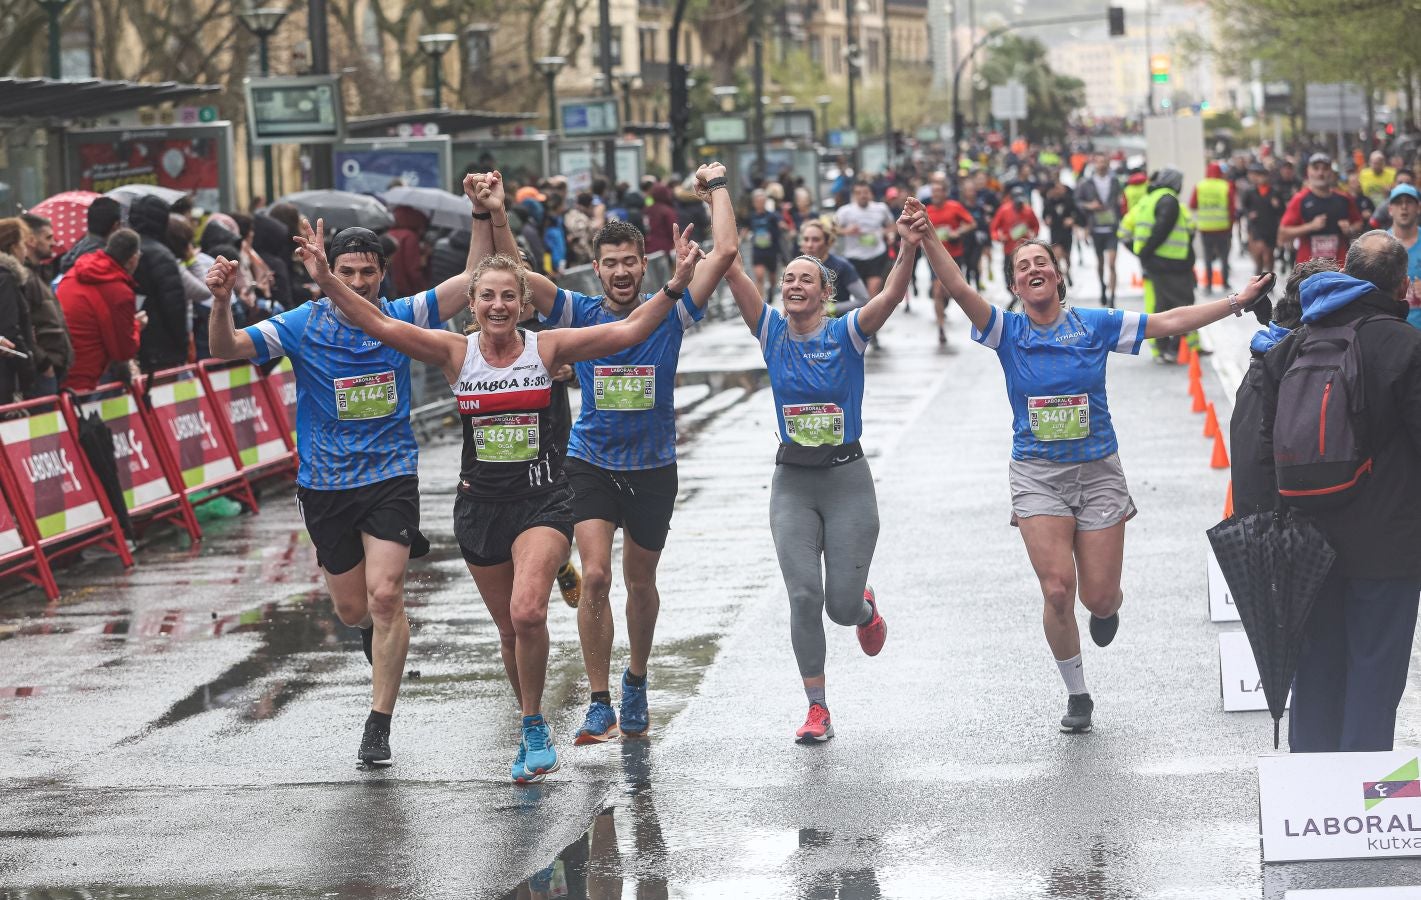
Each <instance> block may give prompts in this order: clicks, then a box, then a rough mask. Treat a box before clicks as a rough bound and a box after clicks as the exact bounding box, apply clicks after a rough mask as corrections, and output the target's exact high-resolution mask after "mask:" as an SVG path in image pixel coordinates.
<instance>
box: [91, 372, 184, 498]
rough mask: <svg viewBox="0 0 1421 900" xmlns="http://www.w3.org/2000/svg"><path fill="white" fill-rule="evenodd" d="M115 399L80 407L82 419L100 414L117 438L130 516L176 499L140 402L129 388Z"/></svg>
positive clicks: (118, 392) (115, 451) (121, 479)
mask: <svg viewBox="0 0 1421 900" xmlns="http://www.w3.org/2000/svg"><path fill="white" fill-rule="evenodd" d="M113 393H114V396H112V397H96V398H94V399H92V400H87V401H85V402H83V403H81V404H80V405H79V411H80V414H81V415H84V416H88V415H90V414H92V413H98V416H99V418H100V419H102V420H103V422H104V425H106V426H107V427H108V429H109V433H110V434H112V435H113V456H114V462H115V463H116V464H117V468H118V483H119V486H120V487H121V488H123V503H124V506H125V507H126V508H127V509H128V511H129V512H130V513H141V512H143V510H144V509H145V508H147V507H148V506H150V505H152V504H154V503H159V502H161V501H163V500H167V499H169V498H171V497H172V496H174V493H175V486H174V485H171V484H169V483H168V474H167V473H166V472H165V471H163V464H162V460H161V458H160V457H159V455H158V447H157V445H156V444H154V443H153V436H152V435H150V434H149V433H148V423H147V422H146V421H144V419H143V415H142V413H141V412H140V411H139V409H138V401H137V400H135V399H134V398H133V395H132V394H131V393H129V391H128V389H127V388H121V389H115V390H114V391H113Z"/></svg>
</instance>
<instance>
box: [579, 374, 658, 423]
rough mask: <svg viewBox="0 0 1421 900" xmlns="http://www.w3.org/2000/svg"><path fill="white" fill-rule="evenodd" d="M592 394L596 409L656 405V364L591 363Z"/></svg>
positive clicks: (631, 408)
mask: <svg viewBox="0 0 1421 900" xmlns="http://www.w3.org/2000/svg"><path fill="white" fill-rule="evenodd" d="M592 394H593V397H595V398H596V401H597V408H598V409H605V410H613V411H623V412H624V411H630V410H639V409H652V408H653V407H655V406H656V366H593V367H592Z"/></svg>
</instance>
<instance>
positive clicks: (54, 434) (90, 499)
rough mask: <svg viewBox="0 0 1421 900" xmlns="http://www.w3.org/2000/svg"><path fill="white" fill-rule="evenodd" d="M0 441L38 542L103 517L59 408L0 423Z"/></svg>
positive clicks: (99, 521) (94, 523) (91, 523)
mask: <svg viewBox="0 0 1421 900" xmlns="http://www.w3.org/2000/svg"><path fill="white" fill-rule="evenodd" d="M0 443H3V444H4V448H5V455H6V457H7V458H8V460H9V462H10V466H11V468H12V469H13V470H14V473H15V479H16V481H17V482H18V483H19V489H20V497H19V501H20V502H21V503H22V504H24V505H25V507H26V508H27V509H28V510H29V511H30V513H31V514H33V516H34V519H35V524H36V525H37V526H38V527H39V536H40V540H45V539H46V538H51V537H54V536H55V535H59V534H64V533H65V532H67V531H73V530H74V529H77V528H83V527H85V526H89V525H98V524H101V523H104V522H106V521H107V516H105V515H104V511H103V508H102V507H101V506H100V505H99V496H98V494H97V493H96V492H95V489H94V485H92V484H90V483H89V480H88V475H87V472H86V470H85V469H84V468H83V463H82V462H81V459H82V457H81V455H80V454H82V453H83V451H82V450H80V449H79V445H78V444H77V443H76V442H75V440H74V436H73V435H72V434H71V433H70V432H69V426H68V423H66V422H65V421H64V416H63V414H61V413H60V411H59V410H57V409H56V410H52V411H50V412H42V413H37V414H34V415H30V416H27V417H25V418H19V419H9V420H7V421H4V422H0Z"/></svg>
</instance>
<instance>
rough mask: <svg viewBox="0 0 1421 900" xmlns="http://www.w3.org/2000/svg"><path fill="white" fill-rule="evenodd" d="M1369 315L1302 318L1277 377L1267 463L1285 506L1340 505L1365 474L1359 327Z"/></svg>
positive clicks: (1367, 448)
mask: <svg viewBox="0 0 1421 900" xmlns="http://www.w3.org/2000/svg"><path fill="white" fill-rule="evenodd" d="M1372 318H1377V317H1364V318H1360V319H1355V320H1353V321H1351V322H1349V323H1347V324H1345V325H1335V326H1316V325H1309V326H1307V327H1306V330H1305V331H1304V332H1303V333H1302V334H1301V335H1300V337H1301V346H1300V347H1299V349H1298V353H1297V356H1295V357H1294V358H1293V361H1292V362H1291V363H1290V364H1289V366H1288V370H1287V371H1286V372H1285V373H1284V374H1283V379H1282V381H1281V382H1280V383H1279V385H1278V412H1277V415H1276V417H1275V418H1274V420H1273V464H1274V468H1275V470H1276V473H1277V476H1278V495H1279V496H1280V497H1281V498H1282V499H1283V502H1285V503H1287V504H1288V505H1290V506H1294V507H1297V508H1299V509H1304V510H1320V509H1334V508H1336V507H1339V506H1344V505H1346V504H1347V503H1348V502H1350V501H1351V500H1352V499H1353V498H1354V497H1355V496H1356V494H1357V491H1358V488H1359V486H1360V485H1361V484H1362V483H1363V482H1364V481H1365V480H1366V478H1367V476H1368V475H1370V474H1371V471H1372V449H1371V441H1370V435H1369V434H1368V433H1367V422H1366V418H1365V416H1364V414H1363V410H1364V409H1365V408H1366V400H1365V397H1364V396H1363V394H1364V393H1365V391H1364V388H1363V381H1362V354H1361V352H1360V350H1359V348H1358V347H1357V331H1358V329H1360V328H1361V327H1362V325H1364V324H1365V323H1367V322H1369V321H1371V319H1372Z"/></svg>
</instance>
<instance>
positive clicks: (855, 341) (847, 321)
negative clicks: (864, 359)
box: [838, 309, 868, 356]
mask: <svg viewBox="0 0 1421 900" xmlns="http://www.w3.org/2000/svg"><path fill="white" fill-rule="evenodd" d="M859 312H860V310H857V309H856V310H854V311H853V312H851V313H849V314H848V315H847V316H844V317H843V318H842V319H839V320H838V321H840V322H843V323H844V325H845V327H846V328H847V329H848V333H849V345H850V346H851V347H853V348H854V352H855V353H857V354H858V355H859V356H863V355H864V354H865V353H867V352H868V335H866V334H864V332H863V329H862V328H861V327H859Z"/></svg>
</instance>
